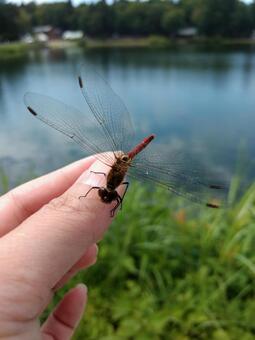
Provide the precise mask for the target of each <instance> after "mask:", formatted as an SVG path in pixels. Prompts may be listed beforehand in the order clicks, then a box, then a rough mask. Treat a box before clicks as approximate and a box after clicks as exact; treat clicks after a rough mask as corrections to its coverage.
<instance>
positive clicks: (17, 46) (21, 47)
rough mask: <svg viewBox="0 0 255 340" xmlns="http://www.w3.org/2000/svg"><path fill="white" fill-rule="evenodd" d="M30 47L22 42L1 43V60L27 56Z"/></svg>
mask: <svg viewBox="0 0 255 340" xmlns="http://www.w3.org/2000/svg"><path fill="white" fill-rule="evenodd" d="M27 52H28V47H27V45H25V44H21V43H6V44H1V45H0V61H5V60H8V61H10V60H16V59H17V58H18V59H20V58H25V57H26V55H27Z"/></svg>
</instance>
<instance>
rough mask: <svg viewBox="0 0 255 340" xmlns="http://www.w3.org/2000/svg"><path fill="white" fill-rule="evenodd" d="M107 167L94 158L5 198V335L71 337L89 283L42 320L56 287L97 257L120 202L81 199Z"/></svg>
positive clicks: (0, 318) (1, 258)
mask: <svg viewBox="0 0 255 340" xmlns="http://www.w3.org/2000/svg"><path fill="white" fill-rule="evenodd" d="M109 170H110V168H109V167H107V166H105V165H103V164H102V163H101V162H99V161H96V160H95V158H94V157H88V158H86V159H83V160H80V161H78V162H75V163H73V164H71V165H69V166H67V167H65V168H62V169H60V170H57V171H55V172H53V173H50V174H48V175H45V176H43V177H40V178H38V179H35V180H33V181H31V182H28V183H26V184H23V185H21V186H20V187H17V188H16V189H13V190H12V191H10V192H9V193H7V194H5V195H3V196H2V197H0V216H1V219H0V237H1V238H0V268H1V274H0V339H11V340H16V339H19V340H23V339H24V340H29V339H33V340H37V339H43V340H67V339H70V338H71V336H72V335H73V333H74V331H75V328H76V327H77V325H78V323H79V321H80V319H81V317H82V315H83V312H84V308H85V305H86V303H87V288H86V286H85V285H84V284H80V285H78V286H77V287H75V288H74V289H72V290H71V291H69V292H68V293H67V294H66V295H65V296H64V298H63V300H62V301H61V302H60V303H59V304H58V306H57V307H56V308H55V310H54V311H53V312H52V313H51V315H50V316H49V318H48V319H47V320H46V321H45V323H44V324H43V325H40V323H39V317H40V315H41V314H42V312H43V311H44V309H45V308H46V307H47V305H48V304H49V302H50V301H51V299H52V297H53V294H54V292H55V291H56V290H57V289H59V288H60V287H62V286H63V285H64V284H65V283H66V282H67V281H68V280H69V279H70V278H71V277H73V276H74V275H75V274H76V273H77V272H78V271H79V270H81V269H84V268H87V267H89V266H91V265H92V264H94V263H95V262H96V258H97V251H98V248H97V245H96V243H97V242H98V241H100V240H101V239H102V237H103V235H104V233H105V231H106V230H107V228H108V226H109V224H110V223H111V221H112V218H111V216H110V210H111V209H112V208H113V206H114V204H116V202H112V203H111V204H105V203H103V202H101V201H100V198H99V196H98V193H97V190H92V192H91V194H90V195H89V197H88V198H86V199H79V196H81V195H84V193H86V192H87V191H88V190H89V188H90V187H91V185H92V186H93V185H95V186H101V185H104V184H105V183H104V182H105V177H104V176H98V175H95V174H93V173H91V172H90V171H101V172H105V173H108V172H109ZM102 181H103V182H102ZM120 194H121V192H120Z"/></svg>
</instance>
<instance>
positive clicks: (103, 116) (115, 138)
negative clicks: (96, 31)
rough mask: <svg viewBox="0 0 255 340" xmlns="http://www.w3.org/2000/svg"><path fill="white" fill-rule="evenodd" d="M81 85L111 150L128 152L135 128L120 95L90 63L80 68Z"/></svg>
mask: <svg viewBox="0 0 255 340" xmlns="http://www.w3.org/2000/svg"><path fill="white" fill-rule="evenodd" d="M79 85H80V88H81V90H82V93H83V95H84V97H85V99H86V102H87V104H88V105H89V107H90V109H91V111H92V113H93V115H94V117H95V119H96V120H97V121H98V123H99V124H100V125H101V127H102V130H103V132H104V134H105V136H106V139H107V141H108V142H109V144H110V146H111V150H121V151H124V152H128V151H129V150H130V148H131V146H132V144H131V143H132V141H133V137H134V130H133V125H132V121H131V118H130V115H129V112H128V110H127V108H126V106H125V104H124V103H123V102H122V100H121V99H120V97H119V96H118V95H117V94H116V93H115V92H114V91H113V90H112V88H111V87H110V85H109V84H108V83H107V82H106V81H105V80H104V79H103V78H102V77H101V76H100V75H99V74H98V73H97V72H96V71H95V70H94V69H93V68H92V67H90V66H88V65H83V66H82V67H81V69H80V73H79Z"/></svg>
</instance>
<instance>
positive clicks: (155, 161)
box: [129, 146, 228, 208]
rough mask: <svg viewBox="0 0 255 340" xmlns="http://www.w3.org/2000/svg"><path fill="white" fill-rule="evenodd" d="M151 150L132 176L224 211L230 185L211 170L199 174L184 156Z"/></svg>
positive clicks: (139, 158) (136, 162)
mask: <svg viewBox="0 0 255 340" xmlns="http://www.w3.org/2000/svg"><path fill="white" fill-rule="evenodd" d="M153 149H154V148H153V147H152V146H151V148H150V146H148V148H146V149H145V150H144V151H143V152H141V154H139V155H138V156H137V157H136V158H135V159H134V161H133V163H132V166H131V167H130V170H129V174H130V176H132V177H134V178H137V179H138V180H146V181H150V182H154V183H156V184H158V185H160V186H162V187H164V188H166V189H168V190H170V191H172V192H173V193H175V194H177V195H180V196H183V197H186V198H187V199H189V200H191V201H193V202H197V203H202V204H204V205H207V206H209V207H212V208H218V207H224V206H226V202H227V194H228V183H227V181H225V180H224V179H223V178H222V177H221V176H216V175H215V174H214V175H213V174H211V173H210V171H208V170H207V169H204V168H203V169H200V170H198V169H197V168H196V166H195V165H194V164H193V163H192V161H191V160H190V159H188V158H186V157H183V156H181V155H180V154H173V153H172V154H171V153H168V152H166V151H163V150H160V151H159V150H156V151H154V150H155V149H154V150H153Z"/></svg>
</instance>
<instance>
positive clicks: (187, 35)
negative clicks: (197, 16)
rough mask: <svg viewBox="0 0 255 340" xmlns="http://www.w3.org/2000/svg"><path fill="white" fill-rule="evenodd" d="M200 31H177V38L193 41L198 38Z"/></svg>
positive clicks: (189, 29) (182, 29)
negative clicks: (192, 39)
mask: <svg viewBox="0 0 255 340" xmlns="http://www.w3.org/2000/svg"><path fill="white" fill-rule="evenodd" d="M197 34H198V30H197V28H196V27H184V28H181V29H179V30H178V31H177V37H179V38H186V39H191V38H194V37H195V36H197Z"/></svg>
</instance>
